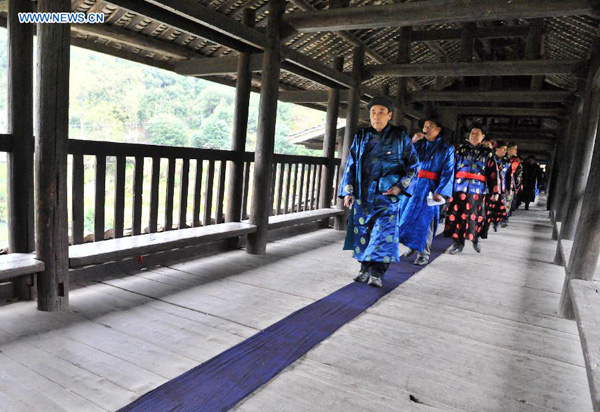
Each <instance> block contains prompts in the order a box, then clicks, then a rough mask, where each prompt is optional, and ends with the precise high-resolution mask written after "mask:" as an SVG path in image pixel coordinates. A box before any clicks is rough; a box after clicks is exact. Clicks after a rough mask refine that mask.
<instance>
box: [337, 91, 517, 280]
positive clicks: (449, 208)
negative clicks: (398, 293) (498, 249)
mask: <svg viewBox="0 0 600 412" xmlns="http://www.w3.org/2000/svg"><path fill="white" fill-rule="evenodd" d="M368 109H369V116H370V121H371V126H370V127H367V128H363V129H361V130H359V131H358V133H356V135H355V136H354V140H353V142H352V145H351V147H350V150H349V152H348V159H347V162H346V164H345V167H344V170H343V175H342V178H341V181H340V187H339V191H338V196H339V197H340V198H342V199H343V200H344V206H345V207H347V208H349V209H350V214H349V218H348V230H347V235H346V241H345V244H344V249H351V250H352V255H353V257H354V258H355V259H356V260H357V261H358V262H360V265H361V266H360V269H359V272H358V273H357V274H356V275H355V277H354V280H355V281H357V282H364V283H367V284H369V285H371V286H375V287H381V286H382V285H383V278H384V275H385V272H386V271H387V269H388V267H389V265H390V263H392V262H398V261H400V258H401V256H400V247H399V246H400V244H403V245H405V246H406V247H408V250H407V251H406V252H405V253H404V254H403V255H402V257H409V256H411V255H412V254H415V253H416V255H417V256H416V260H415V261H414V264H416V265H421V266H423V265H426V264H427V263H428V262H429V256H430V253H431V244H432V242H433V238H434V236H435V233H436V232H437V226H438V222H439V221H440V213H441V210H442V207H446V214H447V216H446V222H445V227H444V235H445V236H448V237H452V239H453V245H452V247H451V248H450V250H449V253H450V254H458V253H461V252H462V250H463V247H464V245H465V242H466V241H467V240H468V241H470V242H472V244H473V248H474V249H475V250H476V251H477V252H478V253H479V252H481V244H480V242H479V239H480V238H484V239H485V238H486V237H487V234H488V230H489V228H490V227H492V228H493V229H494V231H496V230H497V228H498V225H502V226H506V225H507V222H508V217H509V216H510V212H511V206H512V205H513V204H514V202H515V199H516V198H517V197H516V195H517V193H518V192H519V190H520V189H521V185H522V173H523V166H522V165H521V161H520V159H519V157H518V156H517V146H516V145H509V144H507V143H505V142H502V141H500V142H497V143H496V144H495V146H494V145H493V143H494V142H493V141H491V139H486V130H485V128H484V127H483V126H480V125H473V126H472V127H471V130H470V134H469V139H468V141H466V142H465V143H463V144H461V145H460V146H459V147H458V148H457V149H456V150H455V148H454V147H453V146H452V145H451V144H449V143H448V142H447V141H446V140H445V139H444V128H443V126H442V124H441V123H440V121H439V120H438V119H436V118H435V117H429V118H425V119H422V120H421V121H420V122H419V127H420V128H421V131H420V132H418V133H416V134H415V135H414V136H413V137H412V138H411V137H410V136H409V135H408V133H407V132H406V130H404V129H403V128H401V127H397V126H394V125H392V124H391V123H390V121H391V119H392V114H393V110H394V104H393V101H392V100H391V99H389V98H387V97H384V96H380V97H375V98H373V99H372V100H371V102H370V103H369V105H368ZM484 139H485V140H486V142H484Z"/></svg>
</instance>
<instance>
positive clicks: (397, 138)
mask: <svg viewBox="0 0 600 412" xmlns="http://www.w3.org/2000/svg"><path fill="white" fill-rule="evenodd" d="M418 167H419V159H418V157H417V153H416V151H415V148H414V146H413V144H412V143H411V141H410V137H409V136H408V134H407V133H406V132H405V131H404V130H403V129H400V128H398V127H395V126H392V125H390V124H388V125H387V126H386V128H385V129H383V130H382V131H381V132H380V133H378V132H377V131H376V130H375V129H373V128H371V127H369V128H365V129H362V130H360V131H359V132H358V133H357V134H356V136H354V141H353V142H352V146H351V147H350V151H349V153H348V161H347V162H346V166H345V168H344V174H343V176H342V179H341V182H340V188H339V191H338V196H339V197H341V198H343V197H345V196H347V195H352V196H354V199H355V201H354V205H353V207H352V210H351V211H350V217H349V224H348V233H347V237H346V245H345V248H348V246H351V247H352V256H353V257H354V258H355V259H356V260H358V261H359V262H383V263H389V262H397V261H399V260H400V256H399V253H398V218H399V206H400V196H404V195H402V194H401V195H399V196H386V195H383V193H384V192H387V191H388V190H389V189H390V188H391V187H393V186H397V187H399V188H400V189H401V190H403V191H404V190H406V189H407V188H408V187H409V185H410V182H411V180H412V179H413V177H414V176H415V175H416V173H417V170H418Z"/></svg>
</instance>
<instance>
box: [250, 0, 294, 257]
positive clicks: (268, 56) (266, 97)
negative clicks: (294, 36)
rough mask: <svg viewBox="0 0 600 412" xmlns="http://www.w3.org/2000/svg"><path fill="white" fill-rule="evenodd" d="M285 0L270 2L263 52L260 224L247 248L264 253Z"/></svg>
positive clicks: (256, 216)
mask: <svg viewBox="0 0 600 412" xmlns="http://www.w3.org/2000/svg"><path fill="white" fill-rule="evenodd" d="M284 3H285V2H284V1H283V0H273V1H271V2H269V17H268V19H269V20H268V23H267V33H266V34H267V42H268V46H267V48H266V49H265V51H264V56H263V71H262V87H261V90H260V102H259V115H258V133H257V140H256V153H255V158H254V192H253V193H252V210H251V212H250V223H251V224H253V225H256V226H257V227H258V230H257V231H256V233H252V234H250V235H248V245H247V247H246V252H248V253H250V254H253V255H262V254H265V253H266V251H267V232H268V225H269V211H270V210H271V209H272V208H273V206H272V204H271V196H270V186H271V178H272V176H271V169H272V164H273V150H274V147H275V122H276V121H277V115H276V114H277V96H278V93H279V72H280V68H281V44H280V29H281V17H282V14H283V11H284Z"/></svg>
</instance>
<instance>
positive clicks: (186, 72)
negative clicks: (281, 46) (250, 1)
mask: <svg viewBox="0 0 600 412" xmlns="http://www.w3.org/2000/svg"><path fill="white" fill-rule="evenodd" d="M250 10H252V9H250ZM247 53H248V70H249V71H250V72H260V71H261V70H262V59H263V54H262V53H256V54H249V52H247ZM238 61H239V60H238V57H237V56H227V57H213V58H211V57H200V58H194V59H191V60H186V61H183V62H179V63H176V64H175V73H177V74H180V75H182V76H195V77H204V76H222V75H226V74H236V73H237V70H238Z"/></svg>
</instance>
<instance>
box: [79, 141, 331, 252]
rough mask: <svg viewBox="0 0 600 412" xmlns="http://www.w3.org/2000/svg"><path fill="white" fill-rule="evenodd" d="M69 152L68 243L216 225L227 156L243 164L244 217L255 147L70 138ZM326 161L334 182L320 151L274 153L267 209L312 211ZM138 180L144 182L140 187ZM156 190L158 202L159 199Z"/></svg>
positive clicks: (221, 207) (220, 213) (220, 216)
mask: <svg viewBox="0 0 600 412" xmlns="http://www.w3.org/2000/svg"><path fill="white" fill-rule="evenodd" d="M69 155H70V157H71V164H72V171H71V179H70V180H71V183H70V190H71V202H70V205H69V207H70V212H71V213H70V216H71V235H72V243H73V244H80V243H83V242H84V241H91V240H94V241H99V240H103V239H105V238H112V237H115V238H119V237H123V236H127V235H130V234H131V235H138V234H142V233H154V232H157V231H160V230H173V229H177V228H184V227H190V226H191V227H197V226H203V225H210V224H214V223H222V222H223V221H224V218H225V217H224V210H226V206H225V205H226V202H227V198H226V193H227V191H226V185H227V173H228V170H229V169H230V168H231V166H232V164H233V162H243V164H244V179H243V180H244V185H243V189H242V190H243V195H242V196H243V197H242V210H241V212H242V213H241V215H242V219H246V218H248V216H249V212H250V210H249V207H250V200H249V199H250V198H251V194H252V181H253V179H252V176H253V164H254V153H249V152H247V153H244V154H241V155H240V154H239V153H236V152H233V151H227V150H206V149H195V148H183V147H170V146H154V145H145V144H129V143H112V142H98V141H84V140H70V141H69ZM87 156H90V157H92V158H93V159H94V164H95V166H93V167H94V173H95V179H94V180H95V183H94V186H95V195H94V208H93V210H94V230H93V232H94V233H93V239H90V238H87V239H86V238H85V236H84V235H85V233H84V219H85V216H84V211H85V207H84V173H85V168H84V161H85V160H89V159H88V158H87ZM165 162H166V166H167V167H166V171H163V172H166V173H163V174H166V188H165V190H164V192H163V191H161V185H160V181H161V179H160V177H161V164H164V163H165ZM330 162H331V164H332V167H334V170H335V175H334V176H335V178H334V180H333V182H334V186H336V185H335V182H337V175H338V173H339V164H340V160H339V159H333V160H332V161H330V160H328V159H326V158H322V157H310V156H293V155H275V156H274V160H273V173H272V182H271V198H272V205H273V207H272V211H271V214H272V215H277V214H286V213H292V212H299V211H305V210H314V209H317V208H318V203H319V200H318V199H319V193H320V188H321V176H322V173H323V172H322V170H323V169H324V167H325V166H326V165H328V164H330ZM127 164H130V165H132V166H133V176H132V180H133V189H132V191H131V196H132V198H131V199H126V188H125V185H126V172H127ZM88 165H89V162H88ZM107 165H110V168H111V169H113V168H114V170H115V178H114V182H115V184H114V187H112V188H109V193H110V190H114V205H113V206H112V207H111V209H112V213H113V217H114V225H112V226H113V227H107V226H108V225H107V219H106V209H107V205H106V193H107V187H106V182H107ZM88 169H89V167H88ZM145 178H146V179H145ZM144 180H147V184H146V185H144ZM145 186H149V190H150V195H149V207H148V210H144V207H143V206H144V202H143V196H144V189H145ZM190 186H191V187H190ZM146 191H147V189H146ZM163 193H164V196H163V197H164V199H162V200H163V201H164V202H160V203H159V200H161V199H160V197H161V196H160V195H161V194H163ZM176 193H177V198H176V197H175V194H176ZM334 193H335V188H334ZM126 203H131V211H132V216H131V227H126V224H125V222H126V218H125V211H126ZM146 203H148V202H146ZM333 204H334V202H333V201H332V205H333ZM190 206H191V208H190ZM161 209H162V210H163V212H164V215H163V219H162V221H163V225H162V227H160V225H159V211H160V210H161ZM190 209H191V210H190ZM109 210H110V209H109ZM175 210H178V214H177V217H176V220H175V221H174V219H173V215H174V211H175ZM144 218H146V219H147V220H146V219H144ZM111 230H112V233H110V231H111ZM107 231H108V233H107Z"/></svg>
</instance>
